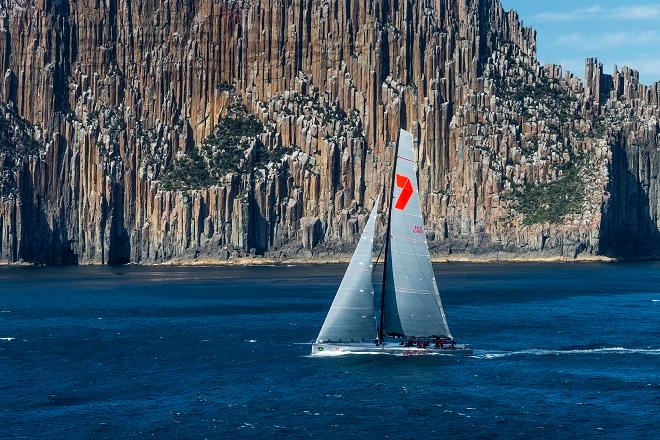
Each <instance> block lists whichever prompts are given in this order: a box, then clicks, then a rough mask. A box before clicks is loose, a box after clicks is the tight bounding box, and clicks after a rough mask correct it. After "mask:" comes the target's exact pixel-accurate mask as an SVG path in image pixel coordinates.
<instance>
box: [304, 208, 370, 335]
mask: <svg viewBox="0 0 660 440" xmlns="http://www.w3.org/2000/svg"><path fill="white" fill-rule="evenodd" d="M377 210H378V202H376V203H375V204H374V207H373V209H372V211H371V215H370V216H369V220H368V221H367V225H366V226H365V228H364V231H363V232H362V237H360V242H359V243H358V245H357V248H356V249H355V253H354V254H353V257H352V258H351V263H350V264H349V266H348V269H347V270H346V274H345V275H344V279H343V280H342V282H341V285H340V286H339V290H337V295H336V296H335V299H334V301H333V302H332V306H331V307H330V311H329V312H328V316H327V317H326V318H325V322H324V323H323V327H322V328H321V332H320V333H319V336H318V338H317V339H316V341H317V342H329V341H330V342H362V341H373V340H375V339H376V317H375V311H374V288H373V283H372V281H371V274H372V270H373V262H372V258H373V245H374V227H375V224H376V216H377Z"/></svg>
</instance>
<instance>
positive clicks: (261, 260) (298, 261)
mask: <svg viewBox="0 0 660 440" xmlns="http://www.w3.org/2000/svg"><path fill="white" fill-rule="evenodd" d="M350 259H351V255H350V254H341V255H334V256H331V257H315V258H292V259H286V260H284V259H275V258H268V257H260V256H255V257H242V258H233V259H228V260H224V259H220V258H197V259H194V258H191V259H175V260H171V261H166V262H159V263H129V264H128V265H129V266H144V267H152V266H156V267H157V266H180V267H186V266H190V267H200V266H290V265H326V264H347V263H348V262H349V261H350ZM431 260H432V262H433V263H434V264H443V263H478V264H507V263H515V264H524V263H530V264H532V263H533V264H538V263H566V264H572V263H575V264H583V263H616V262H619V260H617V259H615V258H611V257H604V256H594V255H578V256H577V257H575V258H569V257H562V256H547V255H543V254H537V255H529V256H521V255H515V254H485V255H479V256H474V255H460V254H457V255H448V256H433V257H432V258H431ZM374 262H376V259H374ZM380 263H382V261H380ZM95 265H97V264H94V263H88V264H83V265H81V266H95ZM2 266H5V267H32V266H38V264H34V263H26V262H16V263H4V262H0V267H2Z"/></svg>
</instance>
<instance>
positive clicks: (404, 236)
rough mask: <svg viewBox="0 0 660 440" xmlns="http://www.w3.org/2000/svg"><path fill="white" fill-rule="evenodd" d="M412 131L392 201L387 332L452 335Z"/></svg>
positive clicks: (404, 140)
mask: <svg viewBox="0 0 660 440" xmlns="http://www.w3.org/2000/svg"><path fill="white" fill-rule="evenodd" d="M416 163H417V161H416V158H415V155H414V150H413V137H412V134H411V133H409V132H407V131H405V130H401V131H400V135H399V145H398V148H397V158H396V168H395V170H394V188H393V191H392V200H391V201H390V220H389V228H388V230H389V236H388V237H387V239H388V242H387V245H386V246H387V248H386V261H385V276H384V283H383V295H382V312H381V313H382V317H381V326H382V329H381V332H380V333H381V336H383V335H384V336H386V335H405V336H414V337H428V336H447V337H451V333H450V332H449V326H448V325H447V319H446V318H445V312H444V309H443V308H442V303H441V301H440V294H439V293H438V287H437V285H436V283H435V276H434V275H433V267H432V265H431V256H430V254H429V248H428V244H427V243H426V232H425V228H424V223H423V220H422V211H421V207H420V201H419V193H418V185H417V164H416Z"/></svg>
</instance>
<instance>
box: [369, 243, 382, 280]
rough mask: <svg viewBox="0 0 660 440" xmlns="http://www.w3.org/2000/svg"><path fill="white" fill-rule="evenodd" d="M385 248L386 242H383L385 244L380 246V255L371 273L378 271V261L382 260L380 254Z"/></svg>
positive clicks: (379, 254)
mask: <svg viewBox="0 0 660 440" xmlns="http://www.w3.org/2000/svg"><path fill="white" fill-rule="evenodd" d="M383 249H385V242H383V245H382V246H381V247H380V252H378V256H377V257H376V262H375V263H374V267H373V269H372V270H371V273H374V272H375V271H376V266H378V263H379V262H380V256H381V255H382V254H383Z"/></svg>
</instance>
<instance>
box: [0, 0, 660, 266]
mask: <svg viewBox="0 0 660 440" xmlns="http://www.w3.org/2000/svg"><path fill="white" fill-rule="evenodd" d="M0 68H1V70H0V190H1V200H0V261H1V262H9V263H11V262H19V261H27V262H35V263H47V264H67V263H99V264H106V263H110V264H114V263H126V262H144V263H150V262H163V261H168V260H172V259H177V260H180V259H195V258H200V257H212V258H217V259H230V258H235V257H238V256H250V255H267V256H270V257H273V258H278V259H287V258H293V257H301V256H302V257H322V256H325V255H330V254H335V253H341V252H350V250H351V249H352V246H353V244H354V242H355V240H356V238H357V235H358V232H359V231H360V229H361V228H362V226H363V225H364V223H365V221H366V215H367V212H368V209H369V208H370V206H371V204H372V200H374V199H375V197H376V196H377V195H378V194H381V193H383V192H384V191H386V187H387V185H388V184H389V178H388V175H389V170H390V168H389V167H390V163H391V160H392V154H393V149H392V143H393V142H394V141H395V140H396V133H397V131H398V128H399V127H403V128H406V129H408V130H409V131H411V132H413V134H414V136H415V138H416V141H417V142H418V146H419V175H420V194H421V197H422V204H423V209H424V212H425V215H426V218H427V223H428V230H427V234H428V237H429V241H430V243H431V245H432V248H433V252H435V253H436V254H439V255H444V254H468V255H479V254H489V255H492V254H498V255H518V256H519V255H522V256H526V255H529V256H539V255H547V256H555V255H561V256H566V257H569V258H572V257H576V256H578V255H581V254H590V255H610V256H616V257H626V258H638V257H655V256H658V254H660V252H658V249H660V223H659V221H658V211H659V209H660V206H659V205H660V196H659V193H658V169H659V168H660V157H659V156H658V154H657V151H658V144H659V143H660V127H659V121H660V107H659V105H660V83H656V84H655V85H654V86H645V85H642V84H640V82H639V76H638V74H637V72H635V71H634V70H631V69H629V68H623V69H622V70H621V71H619V70H616V69H615V71H614V72H613V74H612V75H608V74H605V73H603V69H602V65H601V64H599V63H598V61H597V60H594V59H590V60H587V63H586V68H585V79H584V81H581V80H579V79H578V78H576V77H574V76H573V75H571V74H570V73H564V72H563V71H562V68H561V67H560V66H555V65H547V66H541V65H540V64H539V62H538V60H537V58H536V34H535V31H534V30H532V29H531V28H527V27H524V26H523V25H522V23H521V21H520V19H519V17H518V16H517V14H516V13H515V12H514V11H510V12H507V11H505V10H504V9H503V8H502V6H501V5H500V3H499V2H498V1H496V0H417V1H411V0H408V1H404V0H393V1H387V0H364V1H355V0H342V1H320V0H172V1H167V2H165V1H161V0H132V1H129V0H109V1H105V2H101V1H98V0H93V1H91V0H79V1H75V2H74V1H67V0H0ZM381 203H384V202H381Z"/></svg>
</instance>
